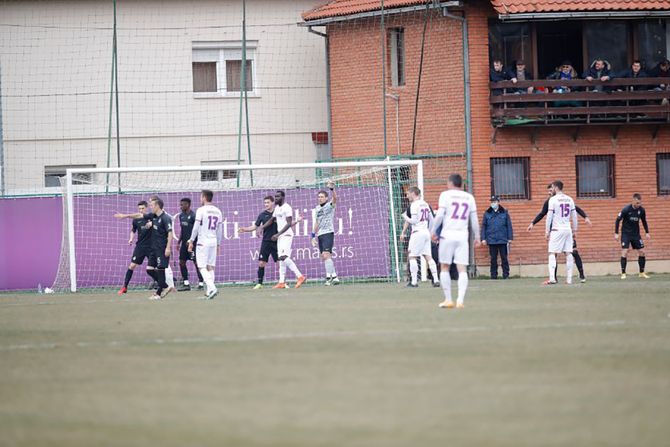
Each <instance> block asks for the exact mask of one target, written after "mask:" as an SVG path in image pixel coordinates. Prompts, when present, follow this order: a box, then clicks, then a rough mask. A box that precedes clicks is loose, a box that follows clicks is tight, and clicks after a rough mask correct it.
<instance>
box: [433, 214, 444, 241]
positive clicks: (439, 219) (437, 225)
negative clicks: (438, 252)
mask: <svg viewBox="0 0 670 447" xmlns="http://www.w3.org/2000/svg"><path fill="white" fill-rule="evenodd" d="M446 212H447V209H446V208H444V207H440V208H438V209H437V213H435V219H433V225H432V226H431V228H430V234H431V237H432V239H433V240H434V241H436V240H437V238H438V235H437V229H438V228H440V226H441V225H442V222H443V221H444V215H445V214H446Z"/></svg>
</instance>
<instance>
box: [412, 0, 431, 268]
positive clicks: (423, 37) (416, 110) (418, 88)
mask: <svg viewBox="0 0 670 447" xmlns="http://www.w3.org/2000/svg"><path fill="white" fill-rule="evenodd" d="M429 6H430V3H426V14H425V16H424V18H423V33H422V34H421V57H420V58H419V79H418V81H417V83H416V98H415V99H414V125H413V127H412V155H414V154H415V153H416V121H417V118H418V116H419V94H420V93H421V78H422V76H423V55H424V50H425V47H426V30H427V29H428V11H429V9H428V7H429ZM422 265H423V264H422Z"/></svg>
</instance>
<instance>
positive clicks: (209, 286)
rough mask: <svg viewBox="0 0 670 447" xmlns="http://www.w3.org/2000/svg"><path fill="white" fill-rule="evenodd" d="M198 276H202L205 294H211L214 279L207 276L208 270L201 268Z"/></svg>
mask: <svg viewBox="0 0 670 447" xmlns="http://www.w3.org/2000/svg"><path fill="white" fill-rule="evenodd" d="M200 274H201V275H202V279H203V280H204V281H205V290H206V292H207V293H209V292H211V291H212V290H214V289H215V287H214V278H213V277H210V275H209V270H207V267H203V268H201V269H200Z"/></svg>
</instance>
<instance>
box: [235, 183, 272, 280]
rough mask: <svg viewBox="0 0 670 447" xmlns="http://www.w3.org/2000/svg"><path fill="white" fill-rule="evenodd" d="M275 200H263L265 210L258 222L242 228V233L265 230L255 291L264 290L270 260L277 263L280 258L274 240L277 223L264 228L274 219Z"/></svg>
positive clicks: (268, 198)
mask: <svg viewBox="0 0 670 447" xmlns="http://www.w3.org/2000/svg"><path fill="white" fill-rule="evenodd" d="M274 206H275V198H274V197H272V196H267V197H265V198H264V199H263V207H264V208H265V209H264V210H263V211H262V212H261V213H260V214H259V215H258V217H257V218H256V222H255V223H254V224H253V225H251V226H250V227H242V228H240V233H245V232H252V231H256V230H257V229H258V228H265V229H264V230H263V241H262V242H261V250H260V253H259V255H258V282H257V283H256V285H255V286H254V290H260V289H262V288H263V281H264V279H265V266H266V265H267V263H268V261H269V260H270V258H272V260H273V261H274V262H277V260H278V258H279V256H278V254H277V241H273V240H272V236H274V235H275V234H277V222H274V223H272V224H271V225H270V226H269V227H263V225H265V223H266V222H268V221H269V220H270V219H272V213H273V212H274Z"/></svg>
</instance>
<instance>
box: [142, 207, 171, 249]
mask: <svg viewBox="0 0 670 447" xmlns="http://www.w3.org/2000/svg"><path fill="white" fill-rule="evenodd" d="M144 218H145V219H150V220H151V229H152V232H151V246H152V247H153V249H154V250H157V251H162V250H165V248H166V247H167V241H168V238H167V237H168V234H169V233H170V232H171V231H172V217H170V215H169V214H168V213H166V212H163V213H161V215H160V216H158V215H156V214H154V213H151V214H145V215H144Z"/></svg>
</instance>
